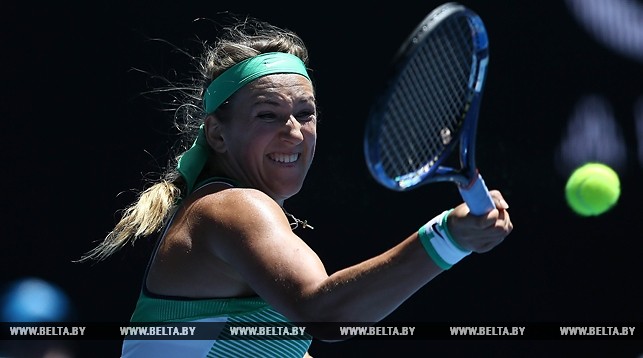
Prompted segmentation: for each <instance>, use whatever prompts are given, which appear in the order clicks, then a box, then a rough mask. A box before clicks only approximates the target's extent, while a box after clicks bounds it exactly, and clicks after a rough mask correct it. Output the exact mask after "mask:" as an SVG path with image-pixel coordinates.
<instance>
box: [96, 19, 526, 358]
mask: <svg viewBox="0 0 643 358" xmlns="http://www.w3.org/2000/svg"><path fill="white" fill-rule="evenodd" d="M204 47H205V52H204V54H203V56H202V57H200V59H202V61H201V64H200V67H199V70H200V73H201V74H202V78H199V79H196V81H195V83H196V84H195V86H194V89H193V92H188V93H187V96H186V98H188V99H192V100H189V101H187V102H186V103H185V105H183V106H181V107H180V109H181V111H182V112H181V113H183V115H182V116H178V115H177V116H175V118H178V120H180V121H183V122H181V123H179V124H180V125H179V126H178V128H182V129H185V131H184V133H183V137H182V141H181V143H189V145H188V146H184V147H183V150H180V151H179V152H178V153H177V155H176V157H175V159H173V160H172V161H171V165H170V166H169V167H168V168H169V169H168V171H167V172H166V173H165V174H164V175H163V177H162V178H160V179H159V180H158V181H157V182H155V183H153V185H151V186H149V187H148V188H147V189H145V190H143V191H142V192H140V193H139V195H138V198H137V200H136V201H135V202H134V203H133V204H131V206H129V207H127V208H126V210H124V212H123V215H122V217H121V219H120V221H119V222H118V223H117V224H116V226H115V227H114V229H113V230H112V231H111V232H110V233H109V234H108V235H107V237H106V238H105V240H104V241H103V242H102V243H100V244H99V246H97V247H96V248H95V249H93V250H92V251H90V252H89V253H88V254H87V255H86V256H85V257H84V260H90V259H95V260H102V259H105V258H107V257H108V256H109V255H111V254H113V253H114V252H115V251H117V250H119V249H120V248H122V247H123V246H125V245H126V244H127V243H130V242H132V241H134V240H136V239H138V238H141V237H146V236H150V235H158V240H157V244H156V249H155V250H154V252H153V253H152V255H151V258H150V261H149V265H148V268H147V270H146V272H145V275H144V281H143V285H142V289H141V292H140V298H139V300H138V303H137V305H136V307H135V308H134V312H133V315H132V322H201V321H202V322H222V323H224V324H229V325H232V324H235V323H239V322H275V323H276V324H277V323H279V324H282V323H287V322H371V323H375V322H378V321H380V320H382V319H383V318H385V317H386V316H387V315H389V314H390V313H391V312H392V311H393V310H395V309H396V308H397V307H398V306H400V304H402V303H403V302H404V301H405V300H407V299H408V298H409V297H410V296H411V295H413V294H414V293H415V292H416V291H418V290H419V289H420V288H422V287H423V286H424V285H426V284H427V283H428V282H430V281H431V280H432V279H433V278H434V277H436V276H437V275H438V274H440V273H442V272H444V271H445V270H447V269H448V268H450V267H451V266H452V265H454V264H456V263H457V262H458V261H460V260H461V259H463V258H465V257H466V256H467V255H468V254H470V253H471V252H477V253H482V252H486V251H489V250H491V249H492V248H493V247H495V246H496V245H498V244H499V243H500V242H502V241H503V240H504V239H505V237H506V236H507V235H508V234H509V233H510V232H511V231H512V228H513V226H512V223H511V220H510V218H509V213H508V211H507V209H508V205H507V203H506V202H505V200H504V199H503V197H502V195H501V194H500V192H498V191H496V190H491V195H492V198H493V201H494V203H495V205H496V209H494V210H492V211H491V212H489V213H488V214H486V215H484V216H473V215H471V214H470V213H469V210H468V208H467V206H466V205H465V204H460V205H459V206H456V207H455V208H453V209H447V210H445V211H444V212H442V213H427V216H428V218H427V219H430V220H429V221H428V222H427V223H418V225H417V227H414V228H409V229H408V236H406V237H403V238H401V239H400V242H399V244H397V245H396V246H394V247H392V248H390V249H389V250H387V251H386V252H383V253H381V254H380V255H377V256H375V257H373V258H370V259H368V260H366V261H363V262H359V263H356V264H355V265H353V266H350V267H347V268H345V269H342V270H339V271H337V272H334V273H331V274H329V273H327V271H326V269H325V268H324V264H323V263H322V262H321V261H320V258H319V257H318V256H317V254H315V252H313V250H312V249H311V248H310V247H309V246H308V245H307V244H306V243H305V242H304V241H303V240H302V239H301V238H300V237H298V236H297V235H296V234H295V233H294V232H293V227H294V226H297V225H298V226H300V227H302V226H303V227H309V225H308V224H307V222H306V221H302V220H299V219H296V218H295V217H294V216H293V215H290V214H289V213H287V212H286V210H284V202H285V201H286V200H287V199H288V198H290V197H292V196H293V195H295V194H296V193H297V192H299V191H300V189H301V188H302V185H303V184H304V179H305V178H306V174H307V173H308V170H309V168H310V166H311V164H312V162H313V156H314V154H315V145H316V140H317V131H316V129H317V128H316V126H317V114H318V113H317V104H316V99H315V88H314V84H313V82H312V81H311V77H310V75H309V69H308V67H307V64H308V52H307V48H306V47H305V45H304V43H303V42H302V40H301V39H300V37H298V36H297V35H296V34H295V33H293V32H292V31H290V30H286V29H282V28H279V27H276V26H273V25H271V24H268V23H265V22H261V21H258V20H251V19H244V20H243V21H241V22H240V23H238V24H235V25H233V26H230V27H228V28H226V31H224V32H223V33H222V35H221V37H220V38H218V40H217V41H216V43H214V44H213V45H207V44H205V45H204ZM338 56H343V57H344V58H345V61H346V62H347V65H351V64H350V63H351V62H358V61H360V59H359V57H358V56H349V55H348V54H338ZM347 81H348V80H347ZM353 85H354V86H355V87H356V88H358V87H359V85H360V84H359V83H354V84H353ZM177 88H178V87H177ZM179 90H182V91H184V93H185V87H181V88H179ZM179 117H180V118H179ZM319 190H324V189H323V188H320V189H319ZM436 214H437V216H436ZM431 217H433V219H431ZM348 235H349V234H344V237H343V236H342V233H340V232H338V233H336V234H335V235H333V237H332V238H329V240H330V239H332V240H337V241H338V242H347V241H350V240H352V238H351V237H346V236H348ZM355 240H359V241H360V242H363V239H362V238H355ZM223 332H225V330H224V331H223ZM306 333H307V334H311V336H308V338H307V339H297V340H287V339H286V340H242V341H239V340H233V339H225V337H223V336H221V335H219V336H213V337H211V339H209V340H193V341H185V340H167V341H152V340H128V339H125V341H124V343H123V349H122V355H123V357H177V356H181V357H183V356H185V357H206V356H207V357H211V356H213V357H222V356H237V357H240V356H246V357H250V356H252V357H257V356H271V357H274V356H279V357H302V356H305V355H307V351H308V349H309V346H310V344H311V339H312V337H314V336H315V334H316V332H314V331H307V332H306ZM222 334H224V333H222Z"/></svg>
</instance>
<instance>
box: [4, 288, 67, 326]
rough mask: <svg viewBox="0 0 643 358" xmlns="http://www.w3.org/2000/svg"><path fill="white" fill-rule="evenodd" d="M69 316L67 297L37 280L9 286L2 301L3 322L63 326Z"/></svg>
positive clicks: (60, 291)
mask: <svg viewBox="0 0 643 358" xmlns="http://www.w3.org/2000/svg"><path fill="white" fill-rule="evenodd" d="M69 314H70V302H69V298H68V297H67V294H65V292H64V291H63V290H62V289H60V288H59V287H58V286H56V285H54V284H52V283H50V282H47V281H45V280H43V279H40V278H36V277H28V278H23V279H20V280H17V281H14V282H13V283H11V284H9V285H8V286H7V288H6V290H5V292H4V295H3V297H2V321H3V322H60V321H65V320H66V319H67V318H68V316H69Z"/></svg>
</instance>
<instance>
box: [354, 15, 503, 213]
mask: <svg viewBox="0 0 643 358" xmlns="http://www.w3.org/2000/svg"><path fill="white" fill-rule="evenodd" d="M447 16H464V17H466V18H467V19H468V21H469V24H470V25H471V27H472V33H473V34H474V37H473V43H474V51H473V56H474V59H473V61H472V69H471V75H470V77H469V83H468V87H469V98H470V99H469V101H468V103H469V109H468V110H467V111H466V115H465V118H464V120H463V122H462V126H461V128H460V130H459V132H458V135H457V138H456V140H452V141H451V142H450V143H449V144H448V145H447V146H446V147H445V148H444V150H443V151H442V153H441V154H440V155H439V157H437V158H435V160H434V161H433V162H432V163H427V164H426V165H424V166H423V167H421V168H420V169H418V170H416V171H414V172H411V173H408V174H406V175H403V176H398V177H395V178H391V177H390V176H389V175H388V174H387V173H386V172H385V170H384V168H383V167H382V164H381V157H380V152H379V151H380V148H379V144H378V139H379V136H380V132H381V128H382V123H381V122H382V115H381V114H380V113H381V108H383V107H384V105H385V103H386V100H387V99H388V98H389V96H390V93H391V90H390V89H391V88H394V86H395V82H392V83H391V84H389V87H388V88H389V90H387V91H386V92H385V93H384V95H383V96H382V98H381V99H380V100H379V101H377V103H376V105H375V106H374V108H373V109H372V111H371V116H370V118H369V121H368V122H367V128H366V135H365V137H364V152H365V157H366V162H367V166H368V168H369V171H370V173H371V175H372V176H373V177H374V178H375V179H376V181H377V182H378V183H379V184H381V185H383V186H384V187H386V188H389V189H392V190H395V191H408V190H411V189H414V188H417V187H419V186H422V185H425V184H429V183H434V182H443V181H451V182H455V183H456V184H457V187H458V190H459V191H460V195H461V196H462V198H463V200H464V201H465V202H466V203H467V206H468V207H469V210H470V211H471V212H472V213H473V214H474V215H484V214H486V213H488V212H489V211H491V210H493V209H494V208H495V204H494V202H493V200H492V198H491V195H490V194H489V190H488V189H487V186H486V184H485V182H484V180H483V178H482V176H481V175H480V173H479V171H478V168H477V166H476V161H475V142H476V133H477V124H478V115H479V112H480V103H481V99H482V92H483V87H484V82H485V79H486V72H487V71H486V70H487V65H488V62H489V46H488V45H489V40H488V36H487V32H486V29H485V27H484V24H483V22H482V19H481V18H480V17H479V16H478V15H477V14H476V13H474V12H473V11H471V10H469V9H468V8H466V7H464V6H462V5H460V4H458V3H447V4H443V5H442V6H440V7H438V8H436V9H435V10H433V11H432V12H431V13H430V14H429V15H427V16H426V17H425V19H424V20H423V21H422V22H421V23H420V24H419V25H418V26H417V27H416V29H415V30H414V31H413V32H412V34H411V36H409V38H407V40H406V41H405V43H404V45H403V46H402V47H401V49H400V51H399V52H398V54H397V56H396V58H399V59H402V60H397V63H398V66H404V65H405V64H406V62H408V59H409V58H411V57H412V56H413V52H414V50H415V49H416V48H417V47H418V43H420V42H421V40H422V38H423V36H425V35H426V34H427V32H428V31H429V30H430V29H431V28H432V24H435V23H437V22H438V21H439V20H441V19H442V18H444V17H447ZM456 146H458V147H459V149H458V150H459V160H460V166H461V167H460V168H454V167H451V166H447V165H446V164H445V162H446V160H447V159H448V158H449V157H450V156H451V155H452V153H453V152H454V150H456Z"/></svg>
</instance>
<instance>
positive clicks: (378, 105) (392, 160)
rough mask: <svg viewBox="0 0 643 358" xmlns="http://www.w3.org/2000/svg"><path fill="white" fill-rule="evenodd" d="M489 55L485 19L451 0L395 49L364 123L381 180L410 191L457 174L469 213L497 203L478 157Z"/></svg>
mask: <svg viewBox="0 0 643 358" xmlns="http://www.w3.org/2000/svg"><path fill="white" fill-rule="evenodd" d="M488 61H489V51H488V38H487V33H486V30H485V27H484V24H483V22H482V20H481V19H480V17H479V16H478V15H476V14H475V13H474V12H473V11H471V10H470V9H468V8H466V7H465V6H463V5H460V4H458V3H453V2H451V3H446V4H443V5H441V6H439V7H437V8H436V9H434V10H433V11H431V12H430V13H429V14H428V15H427V16H426V17H425V18H424V19H423V20H422V22H421V23H420V24H419V25H418V26H417V27H416V28H415V30H414V31H413V32H412V33H411V35H410V36H409V37H408V38H407V39H406V41H405V42H404V43H403V44H402V46H401V48H400V49H399V51H398V53H397V55H396V56H395V58H394V65H393V66H392V67H391V69H392V74H391V75H390V77H389V79H388V81H387V82H386V86H385V90H384V91H383V92H382V93H381V95H380V96H379V97H378V99H377V101H376V102H375V105H374V106H373V108H372V109H371V112H370V114H369V117H368V120H367V123H366V133H365V137H364V151H365V157H366V162H367V165H368V168H369V170H370V172H371V174H372V175H373V177H374V178H375V179H376V180H377V182H378V183H380V184H381V185H383V186H385V187H387V188H389V189H393V190H397V191H407V190H410V189H413V188H417V187H419V186H421V185H423V184H428V183H432V182H438V181H452V182H455V183H456V184H457V186H458V189H459V191H460V194H461V196H462V198H463V199H464V202H465V203H466V204H467V206H468V207H469V210H470V211H471V213H472V214H474V215H483V214H486V213H488V212H489V211H491V210H493V208H495V204H494V203H493V200H492V199H491V196H490V195H489V191H488V189H487V187H486V185H485V183H484V180H483V179H482V176H481V175H480V173H479V172H478V168H477V167H476V163H475V139H476V127H477V122H478V114H479V108H480V100H481V96H482V89H483V85H484V80H485V73H486V69H487V63H488ZM454 150H457V151H458V153H459V158H455V155H453V156H452V155H451V154H452V153H453V151H454ZM449 158H451V159H452V160H451V161H449ZM458 159H459V163H457V162H458Z"/></svg>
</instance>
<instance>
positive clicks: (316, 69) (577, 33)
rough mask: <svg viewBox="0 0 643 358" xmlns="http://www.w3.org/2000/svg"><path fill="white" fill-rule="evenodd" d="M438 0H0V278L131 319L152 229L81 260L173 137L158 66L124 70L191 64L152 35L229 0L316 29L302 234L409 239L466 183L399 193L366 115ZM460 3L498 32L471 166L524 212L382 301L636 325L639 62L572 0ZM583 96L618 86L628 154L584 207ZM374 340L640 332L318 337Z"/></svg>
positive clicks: (458, 346) (469, 315)
mask: <svg viewBox="0 0 643 358" xmlns="http://www.w3.org/2000/svg"><path fill="white" fill-rule="evenodd" d="M440 3H441V2H438V1H424V2H411V1H396V2H395V3H384V2H379V3H373V4H366V3H364V4H355V5H351V6H348V3H346V2H344V3H325V2H289V1H280V2H260V3H253V4H245V5H243V4H241V2H220V1H208V2H206V1H199V2H197V1H184V2H180V3H179V2H170V1H156V2H153V1H131V2H125V1H109V2H107V1H106V2H82V3H81V2H77V3H72V2H49V3H48V4H33V3H31V2H15V1H13V2H9V3H6V2H5V3H3V5H2V14H1V15H0V17H1V19H2V21H1V22H0V36H1V37H0V39H1V46H0V48H1V51H2V55H1V56H0V64H1V66H0V67H1V69H0V71H1V73H0V75H1V77H0V78H1V81H2V96H0V110H1V111H2V112H1V116H2V117H1V119H2V121H1V123H2V124H1V125H2V129H1V130H0V133H1V134H0V135H1V136H2V140H1V142H0V143H1V144H0V145H1V146H2V150H1V153H3V164H4V170H3V173H4V174H3V175H2V183H3V184H2V188H3V199H2V200H1V202H2V207H3V210H2V219H1V221H0V223H1V231H0V235H1V240H0V242H1V243H2V249H1V250H0V261H2V263H3V266H4V268H3V269H2V271H1V272H2V273H1V274H0V275H1V276H0V279H1V280H0V283H10V282H14V281H15V280H18V279H22V278H24V277H31V276H35V277H40V278H43V279H45V280H47V281H49V282H52V283H54V284H56V285H58V286H59V287H60V288H61V289H62V290H64V291H65V292H66V293H67V294H68V296H69V298H70V300H71V302H72V305H73V308H74V316H73V317H74V319H76V320H79V321H88V322H105V321H108V322H120V321H127V320H128V319H129V317H130V314H131V312H132V310H133V307H134V304H135V301H136V298H137V295H138V293H139V287H140V283H141V282H140V281H141V276H142V273H143V269H144V266H145V264H146V261H147V257H148V253H149V250H150V248H151V243H150V242H146V241H144V240H141V241H140V242H138V243H137V244H136V245H135V246H134V247H133V248H127V249H125V250H123V251H122V252H120V253H118V254H117V255H115V256H114V257H113V258H111V259H109V260H108V261H106V262H102V263H97V264H91V263H84V264H79V263H73V262H72V261H73V260H76V259H78V258H79V257H80V256H81V255H82V254H83V253H85V252H86V251H88V250H89V249H91V248H92V247H94V245H95V244H96V242H97V241H98V240H101V239H102V238H103V237H104V235H105V234H106V233H107V232H108V231H109V230H110V229H111V227H112V225H113V224H114V223H115V221H116V219H117V217H118V210H119V209H121V208H123V207H124V206H126V205H127V204H129V203H130V202H131V201H132V200H133V199H134V197H135V196H134V193H133V192H132V189H140V188H142V187H143V185H144V180H145V179H146V178H155V177H156V175H155V173H158V172H159V171H161V169H162V167H163V166H164V165H165V163H166V161H167V155H168V149H167V148H168V146H170V145H171V144H172V143H173V140H174V139H175V138H174V137H173V136H172V128H171V123H170V119H171V118H170V115H171V114H169V113H163V112H162V111H160V110H159V108H160V107H161V103H160V102H159V100H155V99H149V98H147V97H146V96H144V95H142V93H144V92H146V91H148V90H150V89H151V86H152V85H153V84H154V82H153V81H151V80H150V77H149V76H147V75H145V74H142V73H141V72H140V71H137V70H133V69H141V70H144V71H147V72H150V73H153V74H159V75H162V76H167V77H170V78H182V77H181V76H184V75H188V74H189V71H192V69H193V68H192V67H191V65H190V63H189V62H188V60H187V58H186V57H185V56H184V55H181V54H179V53H177V52H176V51H174V50H173V48H172V46H169V45H167V44H164V43H163V42H161V41H151V40H150V39H151V38H158V39H163V40H167V41H168V42H170V43H172V44H174V45H176V46H178V47H180V48H185V49H187V50H190V51H191V53H193V54H195V55H196V54H198V53H197V51H198V49H199V46H198V44H197V43H196V42H195V41H194V40H195V39H196V38H197V36H198V38H200V39H202V40H209V41H213V40H214V38H215V35H216V33H215V31H214V29H215V26H214V25H213V24H212V22H210V21H193V20H194V19H196V18H209V19H215V20H216V19H219V18H220V17H219V15H218V13H220V12H222V11H232V12H234V13H238V14H242V15H243V14H249V15H252V16H255V17H258V18H260V19H263V20H267V21H269V22H272V23H273V24H275V25H278V26H281V27H287V28H290V29H292V30H294V31H295V32H297V33H298V34H299V35H300V36H302V37H303V39H304V40H305V41H306V42H307V44H308V46H309V49H310V55H311V64H310V67H312V69H313V76H314V79H315V81H316V85H317V91H318V100H319V104H320V109H321V122H320V124H319V127H318V131H319V142H318V150H317V158H316V163H315V164H314V165H313V168H312V169H311V172H310V174H309V179H308V181H307V183H306V185H305V187H304V189H303V190H302V191H301V193H300V194H299V195H298V196H296V197H294V198H292V199H291V200H289V201H288V202H287V203H286V207H287V208H288V209H289V211H291V212H292V213H294V214H295V215H296V216H298V217H301V218H306V219H308V220H309V222H310V223H311V224H312V225H313V226H315V230H314V231H303V232H300V234H301V235H302V237H303V238H304V239H305V240H306V241H307V242H308V243H309V245H310V246H311V247H313V248H314V249H315V250H316V251H317V252H318V254H319V255H320V257H321V258H322V260H323V261H324V262H325V264H326V266H327V270H328V271H329V272H333V271H336V270H338V269H341V268H343V267H345V266H347V265H351V264H354V263H357V262H359V261H360V260H363V259H366V258H368V257H370V256H372V255H375V254H378V253H380V252H381V251H383V250H385V249H387V248H389V247H391V246H392V245H394V244H395V243H397V242H399V241H400V240H401V239H403V238H404V237H406V235H408V234H410V233H411V232H412V231H414V230H416V229H417V228H418V227H419V226H420V225H421V224H423V223H424V222H425V221H426V220H428V219H430V218H431V217H433V216H434V215H436V214H437V213H439V212H440V211H442V210H443V209H445V208H448V207H451V206H454V205H457V204H458V203H459V202H460V200H461V199H460V197H459V195H458V193H457V189H456V188H455V186H453V185H452V184H448V183H439V184H435V185H430V186H425V187H422V188H420V189H417V190H414V191H411V192H408V193H395V192H391V191H388V190H387V189H384V188H382V187H379V186H378V185H377V184H375V182H374V181H373V180H372V179H371V177H370V176H369V174H368V171H367V169H366V166H365V162H364V159H363V154H362V136H363V129H364V121H365V118H366V114H367V112H368V109H369V105H370V103H372V100H373V98H374V91H373V89H374V88H377V86H379V85H380V84H381V81H382V80H383V77H382V74H383V73H385V72H386V70H387V65H388V63H389V62H390V60H391V58H392V57H393V55H394V53H395V51H396V49H397V46H398V45H399V44H400V42H401V41H402V40H403V39H405V38H406V36H407V34H408V33H409V32H410V31H411V30H412V29H413V28H414V27H415V25H416V23H417V22H418V21H420V20H421V19H422V18H423V17H424V15H425V14H426V13H428V12H429V11H430V10H431V9H432V8H434V7H436V6H437V5H439V4H440ZM461 3H463V4H465V5H467V6H469V7H470V8H472V9H473V10H475V11H476V12H478V14H479V15H480V16H481V17H482V18H483V19H484V21H485V24H486V26H487V29H488V32H489V37H490V43H491V60H490V68H489V72H488V76H487V83H486V87H485V95H484V101H483V104H482V111H481V122H480V125H479V136H478V137H479V139H478V151H477V159H478V164H479V167H480V168H481V171H482V173H483V175H484V177H485V180H486V182H487V184H488V186H489V187H490V188H497V189H500V190H501V191H502V192H503V194H504V196H505V198H506V199H507V201H508V202H509V204H510V206H511V209H510V213H511V215H512V220H513V222H514V225H515V229H514V232H513V233H512V234H511V236H510V237H509V238H508V239H507V240H506V241H505V242H504V243H503V244H502V245H500V246H499V247H497V248H496V249H494V250H493V251H491V252H489V253H486V254H482V255H478V254H473V255H471V256H470V257H468V258H466V259H465V260H464V261H462V262H461V263H459V264H458V265H456V266H455V267H454V268H453V269H451V270H450V271H448V272H446V273H444V274H442V275H441V276H439V277H438V278H436V279H435V280H434V281H433V282H431V283H430V284H429V285H427V286H426V287H425V288H423V289H422V290H420V291H419V292H418V293H417V294H416V295H414V296H413V297H412V298H411V299H409V300H408V301H407V302H406V303H404V304H403V305H402V306H401V307H400V308H399V309H398V310H397V311H396V312H395V313H393V314H392V315H391V316H390V317H389V318H388V319H389V320H391V321H421V322H434V321H435V322H499V323H502V322H504V323H517V322H608V323H610V324H611V325H616V324H618V323H619V322H638V323H639V326H638V327H639V329H641V325H640V323H641V322H643V308H642V307H641V304H642V303H643V289H642V280H641V273H643V260H641V254H642V251H643V243H642V241H641V239H642V238H641V236H642V235H641V232H642V231H643V224H642V220H641V218H640V214H641V210H640V206H639V202H640V199H641V197H642V189H641V187H640V185H639V184H640V183H641V178H642V169H641V162H640V160H639V158H638V157H637V146H638V145H641V144H640V143H639V141H641V140H643V138H637V136H636V131H635V111H634V106H635V103H636V102H637V101H638V100H640V99H641V98H643V97H642V96H643V85H642V84H643V63H642V62H640V61H637V60H635V59H633V58H628V57H627V56H623V55H622V54H619V53H617V52H615V51H612V50H611V49H610V48H608V47H606V46H604V45H603V44H602V43H600V42H598V41H597V40H595V39H594V38H593V37H592V36H591V35H590V34H589V33H588V32H587V31H585V29H584V28H583V27H582V26H580V25H579V23H578V22H576V20H575V18H574V17H573V15H572V14H571V13H570V11H569V8H568V7H567V6H566V5H565V3H564V2H558V1H547V2H542V1H541V2H538V1H534V2H524V1H520V2H519V1H510V0H502V1H501V0H498V1H462V2H461ZM590 3H592V2H591V1H588V2H587V4H590ZM636 3H637V4H638V5H639V6H643V4H642V3H641V2H640V1H638V2H636ZM638 30H641V29H638ZM639 45H640V46H643V44H639ZM175 75H176V76H175ZM588 95H598V96H601V97H602V98H604V99H605V100H606V101H607V102H608V103H609V104H610V106H611V108H612V110H613V114H614V117H615V118H616V123H617V126H618V127H619V128H620V129H621V130H622V133H623V137H622V140H621V141H620V145H622V146H624V148H625V149H626V151H625V156H624V157H623V158H620V159H621V160H622V161H621V164H620V165H619V166H618V168H617V169H618V171H619V174H620V175H621V186H622V196H621V198H620V200H619V203H618V205H617V206H616V207H615V208H614V209H613V210H611V211H609V212H608V213H606V214H604V215H602V216H598V217H592V218H583V217H579V216H577V215H575V214H574V213H572V212H571V211H570V210H569V208H568V207H567V205H566V203H565V201H564V191H563V190H564V185H565V180H566V178H567V175H568V174H569V173H568V172H567V171H566V170H565V169H561V166H560V163H559V162H558V159H557V158H559V157H560V156H559V155H560V153H558V152H557V151H558V148H559V146H560V145H561V141H563V140H564V139H565V137H566V135H567V132H566V131H567V125H568V121H569V118H570V116H572V114H573V112H574V108H575V106H576V104H577V103H578V102H579V101H580V100H581V99H583V98H585V96H588ZM596 145H597V146H599V147H600V146H603V145H605V146H607V145H611V144H610V143H605V144H603V143H600V142H599V143H596ZM563 155H564V153H563ZM579 155H580V157H583V153H580V154H579V153H575V156H574V157H575V158H578V157H579ZM592 159H596V158H592V157H591V156H589V155H588V157H587V160H592ZM578 164H580V163H578ZM567 165H569V163H567ZM119 193H120V194H119ZM74 347H75V349H76V351H77V353H78V356H79V357H116V356H118V354H119V352H120V342H80V343H78V344H77V345H75V346H74ZM382 351H389V352H399V353H395V355H399V356H410V355H427V356H428V355H447V354H448V355H450V356H527V357H552V356H580V355H582V356H585V357H590V356H596V357H604V356H611V357H638V356H639V355H641V354H643V342H641V341H629V342H628V341H620V342H618V341H609V340H601V341H591V340H586V341H518V342H509V341H472V340H470V341H448V342H446V341H444V342H443V341H397V342H396V341H380V342H378V341H359V340H351V341H347V342H342V343H333V344H329V343H314V344H313V346H312V347H311V353H312V354H313V355H314V356H315V357H349V356H354V355H356V354H361V355H364V356H366V355H375V354H377V353H381V352H382Z"/></svg>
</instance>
